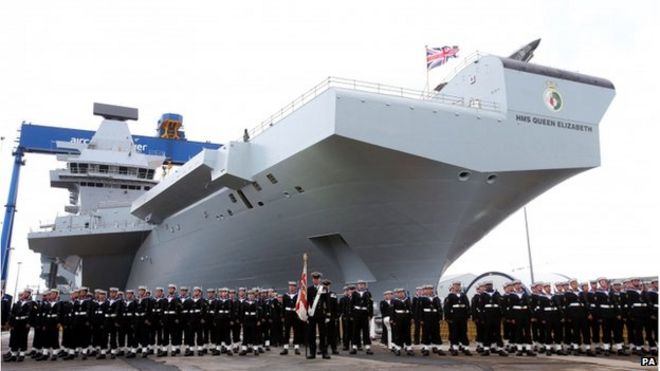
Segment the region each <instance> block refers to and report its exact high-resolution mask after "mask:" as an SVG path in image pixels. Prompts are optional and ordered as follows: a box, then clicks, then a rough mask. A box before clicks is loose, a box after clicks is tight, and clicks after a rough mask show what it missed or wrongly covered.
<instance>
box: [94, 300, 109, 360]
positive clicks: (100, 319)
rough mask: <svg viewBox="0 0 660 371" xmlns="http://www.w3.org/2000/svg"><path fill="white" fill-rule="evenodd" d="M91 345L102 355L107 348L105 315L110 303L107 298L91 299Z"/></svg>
mask: <svg viewBox="0 0 660 371" xmlns="http://www.w3.org/2000/svg"><path fill="white" fill-rule="evenodd" d="M92 308H93V309H92V346H93V347H94V348H96V350H97V351H101V354H102V355H104V354H105V351H106V349H107V348H108V331H107V327H106V317H105V315H106V314H107V313H108V309H109V308H110V303H109V302H108V301H107V300H103V301H100V300H94V301H92Z"/></svg>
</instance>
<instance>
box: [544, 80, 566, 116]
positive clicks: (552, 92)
mask: <svg viewBox="0 0 660 371" xmlns="http://www.w3.org/2000/svg"><path fill="white" fill-rule="evenodd" d="M547 86H548V87H547V88H546V89H545V91H544V92H543V101H544V102H545V106H546V107H548V109H549V110H550V111H553V112H559V111H561V109H562V108H563V107H564V99H563V98H562V96H561V94H560V93H559V91H558V90H557V86H556V85H555V84H554V83H553V82H548V84H547Z"/></svg>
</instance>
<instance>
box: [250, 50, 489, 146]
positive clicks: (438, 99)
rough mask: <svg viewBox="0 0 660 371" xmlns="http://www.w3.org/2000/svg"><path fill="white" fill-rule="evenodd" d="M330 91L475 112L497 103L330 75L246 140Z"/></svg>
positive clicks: (263, 124) (277, 113) (253, 130)
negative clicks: (362, 93)
mask: <svg viewBox="0 0 660 371" xmlns="http://www.w3.org/2000/svg"><path fill="white" fill-rule="evenodd" d="M477 57H478V54H475V55H472V56H471V57H468V58H472V59H471V60H474V59H475V58H477ZM468 63H470V62H467V58H466V61H464V62H463V64H462V66H464V65H466V64H468ZM457 68H458V67H457ZM330 88H343V89H350V90H358V91H364V92H369V93H376V94H383V95H391V96H398V97H406V98H412V99H420V100H431V99H432V100H433V102H434V103H440V104H447V105H452V106H462V107H468V108H476V109H485V110H497V104H496V103H494V102H484V101H480V102H479V104H478V105H475V104H474V102H466V101H465V99H464V98H463V97H458V96H453V95H448V94H441V93H438V92H436V91H428V90H416V89H408V88H402V87H398V86H392V85H386V84H380V83H375V82H368V81H360V80H352V79H344V78H341V77H332V76H330V77H328V78H326V79H325V80H323V81H322V82H320V83H319V84H317V85H316V86H314V87H313V88H311V89H310V90H308V91H307V92H306V93H304V94H303V95H301V96H299V97H298V98H296V99H295V100H293V101H292V102H291V103H289V104H287V105H286V106H284V107H282V108H281V109H280V110H279V111H277V112H275V113H274V114H272V115H271V116H270V117H269V118H267V119H266V120H264V121H262V122H261V123H260V124H259V125H257V126H256V127H254V128H252V129H250V130H249V131H248V135H249V137H250V138H254V137H255V136H257V135H259V134H260V133H262V132H264V131H265V130H266V129H268V128H269V127H271V126H274V125H275V124H276V123H277V122H278V121H280V120H282V119H283V118H284V117H286V116H288V115H290V114H291V113H293V112H295V111H296V110H298V109H299V108H300V107H302V106H304V105H305V104H306V103H307V102H309V101H311V100H312V99H314V98H316V97H317V96H319V95H320V94H321V93H323V92H325V91H326V90H328V89H330Z"/></svg>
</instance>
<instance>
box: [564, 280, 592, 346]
mask: <svg viewBox="0 0 660 371" xmlns="http://www.w3.org/2000/svg"><path fill="white" fill-rule="evenodd" d="M585 299H586V298H585V295H582V294H581V293H580V292H575V291H567V292H565V293H564V313H565V314H566V322H567V323H568V324H569V326H570V335H571V338H570V342H571V347H572V348H573V350H574V351H576V350H577V348H578V346H580V345H581V344H582V343H584V344H586V345H587V346H590V344H591V339H590V331H589V324H588V323H587V307H586V305H588V303H587V302H586V301H585ZM580 335H582V337H580ZM567 341H568V340H567Z"/></svg>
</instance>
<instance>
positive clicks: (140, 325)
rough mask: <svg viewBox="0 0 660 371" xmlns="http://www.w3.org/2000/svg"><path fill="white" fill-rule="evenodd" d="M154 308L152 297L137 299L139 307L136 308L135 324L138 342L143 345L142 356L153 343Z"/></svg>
mask: <svg viewBox="0 0 660 371" xmlns="http://www.w3.org/2000/svg"><path fill="white" fill-rule="evenodd" d="M153 310H154V302H153V300H152V299H151V298H150V297H148V296H147V297H143V298H139V299H137V307H136V308H135V326H136V332H137V339H138V343H139V344H140V346H141V347H142V356H145V355H146V354H147V352H148V348H149V346H150V345H153V344H152V331H153Z"/></svg>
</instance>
